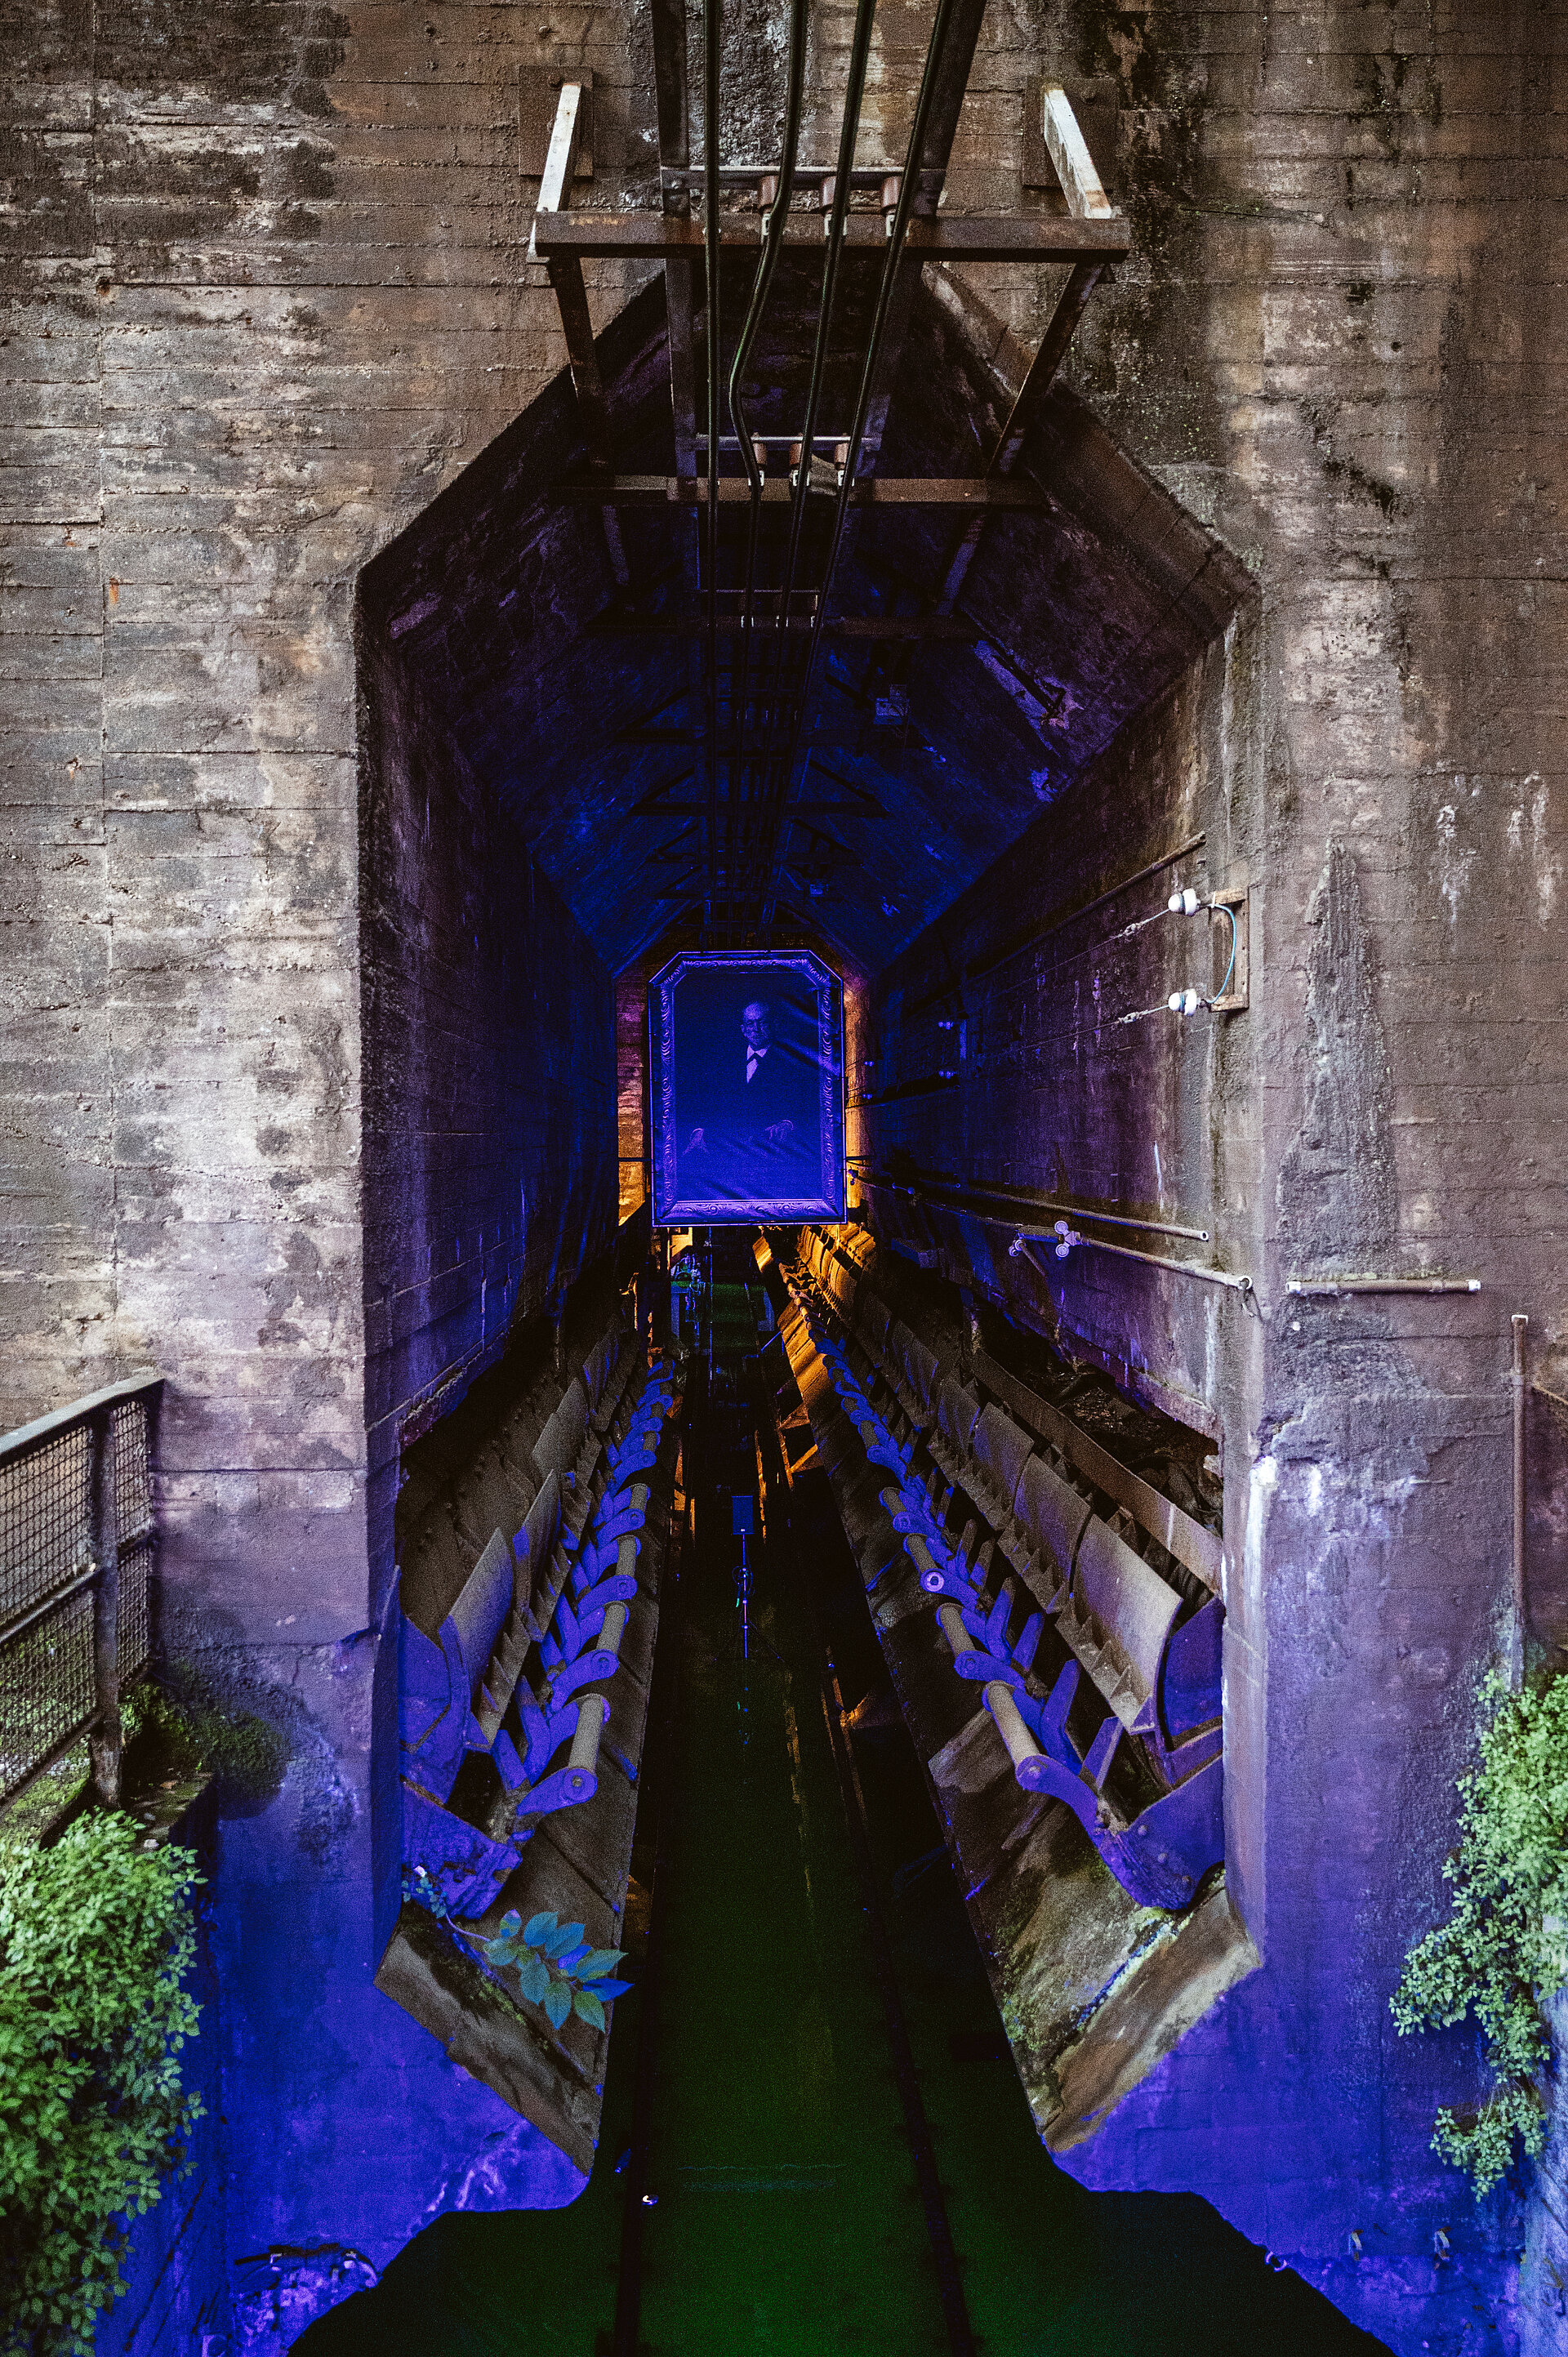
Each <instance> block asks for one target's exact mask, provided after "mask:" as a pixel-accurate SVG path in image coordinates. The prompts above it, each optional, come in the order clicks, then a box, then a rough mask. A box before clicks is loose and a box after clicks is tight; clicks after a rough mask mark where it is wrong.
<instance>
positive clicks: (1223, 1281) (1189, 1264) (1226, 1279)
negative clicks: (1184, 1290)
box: [1018, 1230, 1252, 1293]
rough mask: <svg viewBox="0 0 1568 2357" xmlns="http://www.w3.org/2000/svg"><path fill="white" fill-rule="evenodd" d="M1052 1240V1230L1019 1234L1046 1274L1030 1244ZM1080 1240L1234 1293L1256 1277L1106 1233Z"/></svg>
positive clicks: (1022, 1247) (1248, 1286)
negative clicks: (1139, 1247)
mask: <svg viewBox="0 0 1568 2357" xmlns="http://www.w3.org/2000/svg"><path fill="white" fill-rule="evenodd" d="M1049 1240H1050V1234H1049V1231H1048V1230H1047V1232H1046V1234H1045V1235H1044V1236H1040V1237H1033V1238H1031V1237H1029V1236H1026V1235H1024V1234H1022V1233H1020V1235H1019V1237H1018V1246H1019V1249H1020V1250H1021V1251H1022V1252H1024V1253H1025V1254H1026V1255H1027V1257H1028V1259H1029V1260H1030V1261H1031V1263H1032V1264H1033V1265H1034V1266H1035V1267H1036V1268H1037V1269H1039V1270H1040V1275H1042V1276H1048V1275H1050V1273H1051V1272H1050V1270H1049V1269H1047V1268H1041V1267H1040V1264H1039V1262H1038V1261H1037V1260H1036V1259H1035V1256H1034V1254H1032V1253H1030V1252H1029V1250H1028V1247H1029V1245H1030V1243H1047V1242H1049ZM1077 1243H1079V1244H1086V1245H1089V1246H1091V1247H1092V1249H1093V1250H1094V1251H1095V1252H1102V1253H1114V1254H1115V1255H1116V1257H1117V1259H1118V1260H1138V1261H1142V1262H1143V1264H1144V1267H1145V1268H1165V1269H1170V1270H1171V1271H1172V1272H1173V1273H1174V1274H1175V1275H1177V1276H1196V1277H1197V1278H1198V1279H1200V1281H1201V1282H1202V1283H1203V1284H1205V1285H1223V1286H1227V1287H1228V1288H1229V1290H1230V1292H1232V1293H1251V1291H1252V1280H1251V1277H1250V1276H1232V1275H1231V1274H1230V1270H1229V1269H1224V1268H1204V1267H1202V1266H1201V1265H1199V1264H1198V1262H1197V1261H1195V1260H1168V1259H1166V1258H1165V1256H1164V1255H1163V1254H1160V1253H1146V1252H1134V1251H1133V1247H1132V1245H1131V1244H1113V1243H1111V1242H1110V1241H1109V1240H1108V1239H1107V1238H1106V1237H1104V1236H1079V1238H1078V1239H1077ZM1075 1249H1076V1246H1075Z"/></svg>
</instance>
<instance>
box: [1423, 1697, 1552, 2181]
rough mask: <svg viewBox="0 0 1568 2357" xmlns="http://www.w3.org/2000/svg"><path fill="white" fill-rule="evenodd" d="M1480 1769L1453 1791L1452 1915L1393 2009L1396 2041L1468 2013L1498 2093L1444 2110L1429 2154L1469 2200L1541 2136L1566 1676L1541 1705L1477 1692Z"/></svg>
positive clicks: (1448, 1872)
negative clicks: (1460, 2174) (1446, 2167)
mask: <svg viewBox="0 0 1568 2357" xmlns="http://www.w3.org/2000/svg"><path fill="white" fill-rule="evenodd" d="M1481 1703H1482V1708H1483V1711H1484V1712H1487V1713H1489V1714H1490V1716H1489V1717H1488V1718H1487V1721H1486V1723H1485V1724H1484V1725H1483V1727H1482V1729H1481V1738H1480V1749H1481V1764H1480V1766H1479V1768H1477V1769H1475V1770H1472V1771H1471V1772H1470V1773H1469V1774H1467V1775H1465V1776H1461V1777H1460V1779H1459V1795H1460V1833H1459V1846H1458V1848H1457V1850H1456V1851H1455V1854H1454V1856H1453V1857H1450V1858H1449V1860H1448V1862H1447V1864H1446V1865H1445V1866H1444V1869H1443V1872H1444V1879H1445V1880H1446V1881H1447V1882H1448V1883H1449V1884H1450V1885H1451V1886H1452V1891H1453V1898H1452V1908H1453V1911H1452V1914H1451V1916H1450V1918H1449V1921H1447V1922H1446V1923H1441V1924H1439V1925H1438V1926H1437V1928H1436V1929H1435V1930H1434V1931H1432V1932H1427V1933H1426V1935H1425V1937H1424V1938H1423V1939H1422V1940H1419V1941H1418V1942H1417V1943H1416V1944H1415V1946H1414V1947H1413V1948H1412V1950H1411V1952H1410V1953H1409V1955H1408V1956H1407V1957H1406V1959H1405V1968H1404V1976H1403V1978H1402V1981H1401V1983H1400V1986H1399V1987H1398V1989H1397V1990H1396V1992H1395V1994H1394V1996H1392V1998H1391V2000H1390V2002H1391V2006H1392V2009H1393V2017H1394V2020H1395V2023H1396V2024H1397V2026H1398V2028H1399V2031H1400V2034H1401V2036H1402V2037H1403V2036H1404V2035H1406V2034H1407V2033H1408V2032H1411V2031H1414V2030H1422V2029H1440V2028H1447V2027H1449V2026H1450V2025H1451V2024H1453V2023H1455V2022H1457V2021H1463V2020H1464V2018H1465V2017H1466V2014H1467V2013H1474V2015H1475V2017H1476V2018H1477V2021H1478V2022H1479V2024H1480V2028H1481V2034H1482V2038H1483V2040H1484V2051H1485V2056H1486V2061H1487V2069H1488V2070H1489V2071H1490V2072H1491V2074H1492V2077H1493V2080H1494V2082H1495V2085H1494V2089H1493V2092H1492V2093H1490V2094H1489V2095H1488V2096H1487V2099H1486V2101H1485V2102H1484V2103H1483V2104H1481V2105H1480V2107H1479V2109H1478V2110H1477V2111H1476V2112H1475V2113H1473V2114H1460V2113H1458V2112H1455V2111H1454V2110H1452V2109H1451V2108H1449V2107H1448V2106H1446V2105H1445V2106H1444V2109H1443V2110H1442V2111H1440V2112H1439V2113H1438V2115H1437V2119H1436V2124H1435V2133H1434V2136H1433V2139H1432V2144H1433V2149H1434V2152H1437V2153H1439V2154H1440V2155H1441V2156H1442V2158H1444V2160H1446V2161H1450V2162H1452V2164H1453V2165H1454V2166H1455V2168H1456V2169H1467V2170H1468V2171H1469V2173H1470V2175H1471V2178H1472V2179H1473V2180H1474V2182H1475V2187H1476V2194H1477V2200H1479V2199H1480V2197H1481V2196H1482V2195H1484V2194H1486V2193H1489V2192H1490V2190H1491V2189H1492V2188H1493V2186H1494V2185H1496V2184H1497V2183H1498V2179H1500V2178H1501V2177H1502V2176H1503V2175H1504V2174H1505V2173H1506V2171H1507V2170H1508V2169H1509V2165H1510V2163H1511V2161H1512V2158H1513V2153H1514V2141H1515V2138H1516V2137H1517V2138H1518V2139H1519V2140H1520V2143H1521V2144H1522V2146H1523V2148H1524V2151H1525V2152H1526V2154H1527V2155H1528V2156H1529V2157H1530V2158H1531V2159H1535V2158H1538V2157H1539V2155H1540V2153H1541V2147H1542V2145H1543V2144H1544V2142H1545V2138H1546V2107H1545V2098H1544V2096H1543V2093H1542V2091H1541V2074H1542V2072H1543V2070H1544V2068H1545V2065H1546V2063H1547V2061H1548V2059H1549V2057H1550V2053H1551V2034H1550V2031H1549V2030H1548V2028H1547V2024H1546V2020H1545V2018H1544V2015H1543V2013H1542V2011H1541V2007H1542V2006H1543V2004H1544V2003H1545V2001H1546V2000H1547V1999H1548V1998H1549V1997H1551V1996H1553V1995H1555V1993H1556V1991H1557V1990H1558V1989H1560V1988H1561V1987H1562V1986H1563V1983H1564V1981H1565V1980H1568V1846H1565V1845H1568V1676H1563V1677H1559V1678H1555V1679H1553V1680H1552V1683H1551V1684H1549V1685H1547V1686H1546V1687H1545V1688H1544V1689H1543V1690H1542V1691H1541V1693H1539V1694H1530V1693H1524V1694H1517V1695H1516V1694H1509V1691H1508V1689H1507V1688H1506V1686H1505V1685H1504V1684H1503V1683H1502V1681H1501V1679H1500V1678H1498V1677H1496V1676H1493V1677H1491V1678H1489V1679H1488V1680H1487V1683H1486V1684H1485V1685H1484V1686H1483V1687H1482V1690H1481Z"/></svg>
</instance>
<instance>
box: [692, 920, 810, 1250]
mask: <svg viewBox="0 0 1568 2357" xmlns="http://www.w3.org/2000/svg"><path fill="white" fill-rule="evenodd" d="M648 1072H649V1103H650V1128H651V1133H652V1136H651V1145H652V1163H653V1218H654V1222H655V1224H656V1225H657V1226H659V1227H690V1226H704V1227H705V1226H736V1225H741V1224H745V1225H747V1226H749V1225H753V1224H755V1223H756V1222H759V1221H779V1222H787V1221H796V1220H822V1219H826V1220H842V1219H843V1216H844V1096H843V1089H844V1064H843V982H842V981H841V979H840V977H839V976H838V975H837V974H835V973H834V972H833V971H832V967H831V966H828V965H826V964H824V963H823V962H822V959H821V958H820V957H817V956H816V955H814V953H813V952H811V951H810V950H777V951H770V952H757V951H750V952H740V951H736V952H729V951H697V950H692V951H685V952H682V954H681V955H680V956H679V957H674V958H671V961H670V963H668V964H667V965H664V966H661V967H660V970H659V972H658V973H657V974H655V975H654V976H653V978H652V980H651V982H650V984H649V986H648Z"/></svg>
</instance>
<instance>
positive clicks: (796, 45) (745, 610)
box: [708, 0, 847, 939]
mask: <svg viewBox="0 0 1568 2357" xmlns="http://www.w3.org/2000/svg"><path fill="white" fill-rule="evenodd" d="M808 26H809V15H808V9H807V5H806V0H789V62H788V65H787V66H786V69H785V81H786V91H785V108H784V142H783V161H782V163H781V165H780V167H779V170H780V175H781V178H780V179H779V180H778V181H776V182H775V183H774V190H773V199H772V202H771V203H770V204H769V205H768V210H767V211H766V213H765V214H764V215H763V221H762V253H761V255H760V257H759V259H758V261H757V275H756V277H755V279H754V280H753V282H752V288H751V302H750V304H749V306H748V307H747V309H746V320H745V323H744V325H743V326H742V328H741V331H740V341H739V342H738V343H737V344H736V348H735V358H734V360H733V361H731V362H730V372H729V413H730V422H731V423H732V425H734V427H735V430H736V434H737V435H738V436H739V437H740V456H741V463H742V465H743V466H744V467H745V468H746V482H747V484H748V486H749V488H750V493H751V506H750V511H749V514H748V515H747V518H746V594H745V597H744V598H743V599H742V603H741V636H740V694H739V695H738V697H737V696H736V693H735V690H734V687H733V685H732V687H731V691H730V702H731V705H732V707H733V709H734V712H735V718H736V727H737V728H738V730H739V732H740V736H741V738H742V741H743V743H744V740H745V737H746V703H747V698H748V695H749V692H750V691H749V681H750V675H751V638H752V628H753V597H754V593H755V590H756V587H757V538H758V532H759V527H760V523H761V515H762V469H761V468H760V467H759V466H758V464H757V453H756V451H755V450H754V449H753V447H752V445H751V426H750V424H749V421H748V419H747V417H746V394H745V383H746V369H747V368H748V366H749V365H750V361H751V347H752V344H753V342H754V341H755V339H756V336H757V329H758V328H760V326H761V324H762V314H763V311H764V309H765V308H766V307H767V302H768V290H769V288H770V287H771V285H772V284H773V274H774V272H775V271H776V269H777V268H778V265H779V254H780V253H782V251H783V247H784V231H785V228H786V226H787V224H788V221H789V189H790V188H791V186H792V185H793V181H794V174H795V151H796V147H797V145H798V143H799V141H800V116H801V112H802V109H803V106H804V103H805V75H806V39H807V32H808ZM846 198H847V191H846ZM721 236H722V231H721ZM708 463H709V466H710V468H711V467H712V465H713V463H714V449H713V446H712V445H711V444H710V445H709V449H708ZM744 781H745V756H744V754H742V755H740V756H738V757H737V758H736V760H734V761H732V762H731V764H730V769H729V776H728V781H727V782H728V791H727V794H726V796H725V801H726V805H727V808H728V811H729V813H731V814H732V816H733V815H736V814H737V813H736V812H735V805H736V801H737V799H738V796H737V793H736V787H737V785H740V786H742V787H744ZM728 839H729V842H730V844H731V845H733V842H734V833H733V826H732V828H731V829H730V830H728ZM725 870H726V872H725V882H726V884H732V883H733V882H734V880H735V877H734V873H733V868H732V866H731V861H730V859H729V858H728V857H726V860H725ZM732 905H733V904H732ZM730 930H731V938H732V939H733V937H734V926H733V922H732V925H731V929H730Z"/></svg>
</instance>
